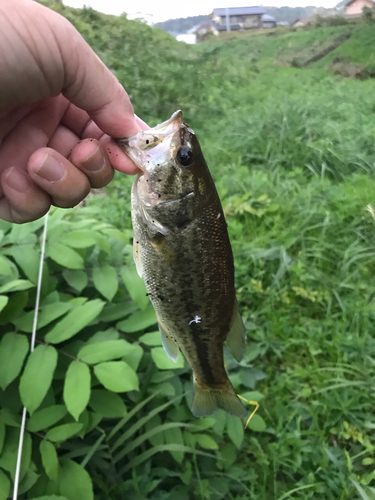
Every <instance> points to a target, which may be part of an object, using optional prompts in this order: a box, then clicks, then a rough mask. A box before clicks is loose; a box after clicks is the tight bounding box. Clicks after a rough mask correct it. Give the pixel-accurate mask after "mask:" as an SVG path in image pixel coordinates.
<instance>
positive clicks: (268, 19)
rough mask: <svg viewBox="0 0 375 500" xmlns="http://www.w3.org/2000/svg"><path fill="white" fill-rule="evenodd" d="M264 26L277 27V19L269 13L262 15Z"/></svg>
mask: <svg viewBox="0 0 375 500" xmlns="http://www.w3.org/2000/svg"><path fill="white" fill-rule="evenodd" d="M262 27H263V28H275V27H276V19H275V18H274V17H272V16H270V15H269V14H263V16H262Z"/></svg>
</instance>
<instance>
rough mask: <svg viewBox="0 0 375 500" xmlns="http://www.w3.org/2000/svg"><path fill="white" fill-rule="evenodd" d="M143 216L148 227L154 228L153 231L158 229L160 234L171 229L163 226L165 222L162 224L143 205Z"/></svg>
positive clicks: (166, 232)
mask: <svg viewBox="0 0 375 500" xmlns="http://www.w3.org/2000/svg"><path fill="white" fill-rule="evenodd" d="M140 212H141V216H142V218H143V221H144V222H145V224H147V225H148V227H149V228H150V229H152V231H156V232H157V233H160V234H164V235H166V234H168V233H169V232H170V231H169V229H168V228H167V227H165V226H163V224H161V223H160V222H159V221H158V220H157V219H155V218H153V217H152V216H151V215H150V214H149V213H148V212H147V210H145V209H144V207H141V210H140Z"/></svg>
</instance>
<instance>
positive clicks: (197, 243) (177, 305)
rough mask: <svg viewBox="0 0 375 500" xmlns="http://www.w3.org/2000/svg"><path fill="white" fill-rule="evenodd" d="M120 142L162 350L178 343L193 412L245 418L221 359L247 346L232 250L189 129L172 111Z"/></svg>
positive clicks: (138, 253) (173, 351) (172, 351)
mask: <svg viewBox="0 0 375 500" xmlns="http://www.w3.org/2000/svg"><path fill="white" fill-rule="evenodd" d="M118 142H119V144H120V145H121V146H122V147H123V149H124V151H126V152H127V154H128V155H129V156H130V157H131V158H132V159H133V160H134V161H135V162H136V163H137V165H138V166H139V167H140V169H141V172H140V173H139V174H138V176H137V178H136V180H135V182H134V184H133V188H132V221H133V229H134V255H135V261H136V264H137V269H138V272H139V274H141V275H142V277H143V279H144V281H145V285H146V289H147V292H148V295H149V297H150V300H151V303H152V305H153V307H154V309H155V312H156V315H157V319H158V323H159V328H160V330H161V335H162V340H163V346H164V348H165V350H166V352H167V354H168V355H169V356H170V357H171V358H172V359H174V360H176V359H177V354H178V349H180V350H181V351H182V353H183V354H184V356H185V358H186V360H187V361H188V363H189V365H190V366H191V368H192V370H193V374H194V384H195V394H194V399H193V404H192V411H193V413H194V414H195V415H197V416H206V415H210V414H212V413H214V412H215V411H216V410H217V409H219V408H221V409H224V410H226V411H228V412H229V413H231V414H234V415H238V416H245V415H246V410H245V408H244V407H243V405H242V403H241V402H240V400H239V399H238V397H237V395H236V394H235V391H234V389H233V387H232V385H231V383H230V381H229V379H228V376H227V374H226V371H225V368H224V360H223V345H224V342H227V345H228V347H229V349H230V351H231V352H232V354H233V355H234V356H235V357H236V359H237V360H239V359H240V358H241V357H242V356H243V353H244V350H245V330H244V328H243V324H242V320H241V317H240V315H239V312H238V305H237V300H236V294H235V287H234V264H233V255H232V250H231V246H230V241H229V237H228V232H227V227H226V222H225V218H224V213H223V210H222V207H221V203H220V199H219V196H218V194H217V191H216V188H215V185H214V183H213V180H212V178H211V175H210V172H209V170H208V168H207V165H206V163H205V160H204V158H203V155H202V153H201V151H200V147H199V143H198V141H197V139H196V137H195V134H194V132H193V131H192V130H191V129H190V128H189V127H188V126H187V125H186V124H185V123H184V122H183V121H182V118H181V113H180V112H177V113H175V114H174V115H173V116H172V118H171V119H170V120H168V121H167V122H164V123H163V124H161V125H158V126H157V127H155V128H153V129H150V130H147V131H145V132H141V133H139V134H138V135H137V136H135V137H133V138H129V139H124V140H119V141H118ZM151 146H153V147H151ZM189 155H190V158H189ZM181 156H182V160H181ZM181 162H182V163H181Z"/></svg>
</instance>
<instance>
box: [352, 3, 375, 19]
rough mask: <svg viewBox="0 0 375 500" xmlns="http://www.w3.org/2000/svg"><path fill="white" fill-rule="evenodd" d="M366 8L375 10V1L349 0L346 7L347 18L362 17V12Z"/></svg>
mask: <svg viewBox="0 0 375 500" xmlns="http://www.w3.org/2000/svg"><path fill="white" fill-rule="evenodd" d="M365 7H369V8H370V9H372V8H375V1H373V0H349V2H348V3H347V4H346V5H345V16H348V17H358V16H361V15H362V10H363V9H364V8H365Z"/></svg>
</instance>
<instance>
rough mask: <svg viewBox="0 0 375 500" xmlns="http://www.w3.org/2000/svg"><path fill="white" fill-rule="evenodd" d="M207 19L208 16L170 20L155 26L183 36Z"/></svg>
mask: <svg viewBox="0 0 375 500" xmlns="http://www.w3.org/2000/svg"><path fill="white" fill-rule="evenodd" d="M207 19H208V16H190V17H180V18H178V19H168V21H163V22H161V23H156V24H155V26H156V27H157V28H161V29H162V30H163V31H168V32H169V33H178V34H183V33H187V32H188V31H189V30H191V29H192V28H194V27H195V26H197V25H198V24H200V23H201V22H203V21H206V20H207Z"/></svg>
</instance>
